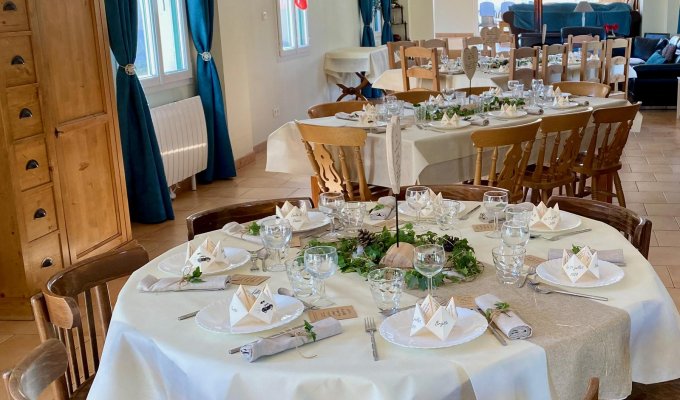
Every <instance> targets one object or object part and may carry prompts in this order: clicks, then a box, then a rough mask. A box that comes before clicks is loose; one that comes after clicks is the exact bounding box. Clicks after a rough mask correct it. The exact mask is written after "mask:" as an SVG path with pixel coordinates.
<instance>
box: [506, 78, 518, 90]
mask: <svg viewBox="0 0 680 400" xmlns="http://www.w3.org/2000/svg"><path fill="white" fill-rule="evenodd" d="M515 85H519V81H516V80H511V81H508V90H509V91H511V92H512V89H514V88H515Z"/></svg>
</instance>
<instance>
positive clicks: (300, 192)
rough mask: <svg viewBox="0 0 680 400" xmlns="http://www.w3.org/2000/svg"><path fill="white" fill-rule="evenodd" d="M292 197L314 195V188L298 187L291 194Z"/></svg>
mask: <svg viewBox="0 0 680 400" xmlns="http://www.w3.org/2000/svg"><path fill="white" fill-rule="evenodd" d="M291 197H312V189H309V188H308V189H298V190H296V191H294V192H293V194H291Z"/></svg>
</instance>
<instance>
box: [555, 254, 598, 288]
mask: <svg viewBox="0 0 680 400" xmlns="http://www.w3.org/2000/svg"><path fill="white" fill-rule="evenodd" d="M597 258H598V257H597V252H596V251H592V250H590V248H588V246H586V247H584V248H582V249H581V250H580V251H579V252H578V253H576V254H573V253H567V251H566V250H563V251H562V270H563V271H564V273H565V274H566V275H567V277H568V278H569V280H570V281H571V282H572V283H576V282H578V281H579V280H593V279H600V265H599V263H598V262H597Z"/></svg>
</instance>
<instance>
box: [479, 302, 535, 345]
mask: <svg viewBox="0 0 680 400" xmlns="http://www.w3.org/2000/svg"><path fill="white" fill-rule="evenodd" d="M499 302H501V300H500V299H499V298H498V297H496V296H494V295H492V294H489V293H487V294H485V295H482V296H479V297H477V298H475V304H477V307H479V308H480V309H481V310H482V311H485V312H486V310H488V309H491V310H495V309H496V303H499ZM493 322H494V323H495V324H496V326H497V327H498V329H500V330H501V332H503V333H504V334H505V336H507V337H508V338H509V339H513V340H514V339H528V338H530V337H531V326H529V325H528V324H527V323H526V322H524V321H522V318H520V317H519V316H518V315H517V314H515V313H514V312H512V311H508V312H507V313H503V314H498V316H497V317H495V318H494V320H493Z"/></svg>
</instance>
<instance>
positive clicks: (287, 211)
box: [276, 201, 309, 229]
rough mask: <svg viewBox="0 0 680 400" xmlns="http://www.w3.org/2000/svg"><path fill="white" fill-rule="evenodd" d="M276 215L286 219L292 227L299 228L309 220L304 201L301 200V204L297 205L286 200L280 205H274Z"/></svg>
mask: <svg viewBox="0 0 680 400" xmlns="http://www.w3.org/2000/svg"><path fill="white" fill-rule="evenodd" d="M276 216H277V217H279V218H281V219H285V220H287V221H288V222H289V223H290V226H292V227H293V229H300V228H302V226H303V225H304V224H305V223H306V222H309V217H308V216H307V204H306V203H305V202H302V206H301V207H298V206H294V205H292V204H290V203H289V202H288V201H286V202H285V203H283V206H282V207H279V206H276Z"/></svg>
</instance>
